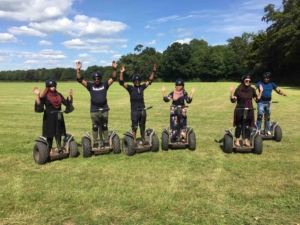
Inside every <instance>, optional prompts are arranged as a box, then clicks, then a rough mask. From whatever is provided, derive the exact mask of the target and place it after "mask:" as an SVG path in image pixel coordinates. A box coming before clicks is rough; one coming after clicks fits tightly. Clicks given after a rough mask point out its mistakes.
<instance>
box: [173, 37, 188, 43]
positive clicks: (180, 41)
mask: <svg viewBox="0 0 300 225" xmlns="http://www.w3.org/2000/svg"><path fill="white" fill-rule="evenodd" d="M191 40H192V39H191V38H185V39H183V40H177V41H174V42H178V43H180V44H189V43H190V41H191ZM174 42H173V43H174Z"/></svg>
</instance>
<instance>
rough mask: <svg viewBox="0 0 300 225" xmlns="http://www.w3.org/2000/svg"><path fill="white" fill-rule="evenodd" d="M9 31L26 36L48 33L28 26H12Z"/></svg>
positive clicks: (43, 35) (41, 35)
mask: <svg viewBox="0 0 300 225" xmlns="http://www.w3.org/2000/svg"><path fill="white" fill-rule="evenodd" d="M8 32H9V33H11V34H14V35H24V36H38V37H45V36H47V34H45V33H42V32H40V31H38V30H35V29H32V28H28V27H26V26H21V27H11V28H9V29H8Z"/></svg>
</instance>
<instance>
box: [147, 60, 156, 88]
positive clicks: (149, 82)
mask: <svg viewBox="0 0 300 225" xmlns="http://www.w3.org/2000/svg"><path fill="white" fill-rule="evenodd" d="M156 67H157V66H156V64H154V65H153V69H152V72H151V74H150V76H149V78H148V80H147V81H146V87H148V86H149V85H150V84H151V82H152V81H153V78H154V75H155V73H156Z"/></svg>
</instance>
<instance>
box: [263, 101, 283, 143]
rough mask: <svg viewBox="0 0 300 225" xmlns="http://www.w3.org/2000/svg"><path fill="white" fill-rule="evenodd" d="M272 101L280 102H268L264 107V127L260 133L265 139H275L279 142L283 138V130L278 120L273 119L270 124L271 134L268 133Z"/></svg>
mask: <svg viewBox="0 0 300 225" xmlns="http://www.w3.org/2000/svg"><path fill="white" fill-rule="evenodd" d="M271 103H278V102H268V106H267V107H265V108H264V129H263V130H261V131H260V135H261V137H262V139H263V140H272V139H273V140H275V141H277V142H280V141H281V139H282V130H281V127H280V126H279V124H278V122H277V121H272V123H271V124H270V132H271V134H268V126H267V122H268V121H270V114H269V112H270V106H271Z"/></svg>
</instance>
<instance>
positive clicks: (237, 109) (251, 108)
mask: <svg viewBox="0 0 300 225" xmlns="http://www.w3.org/2000/svg"><path fill="white" fill-rule="evenodd" d="M236 110H256V108H236Z"/></svg>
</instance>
